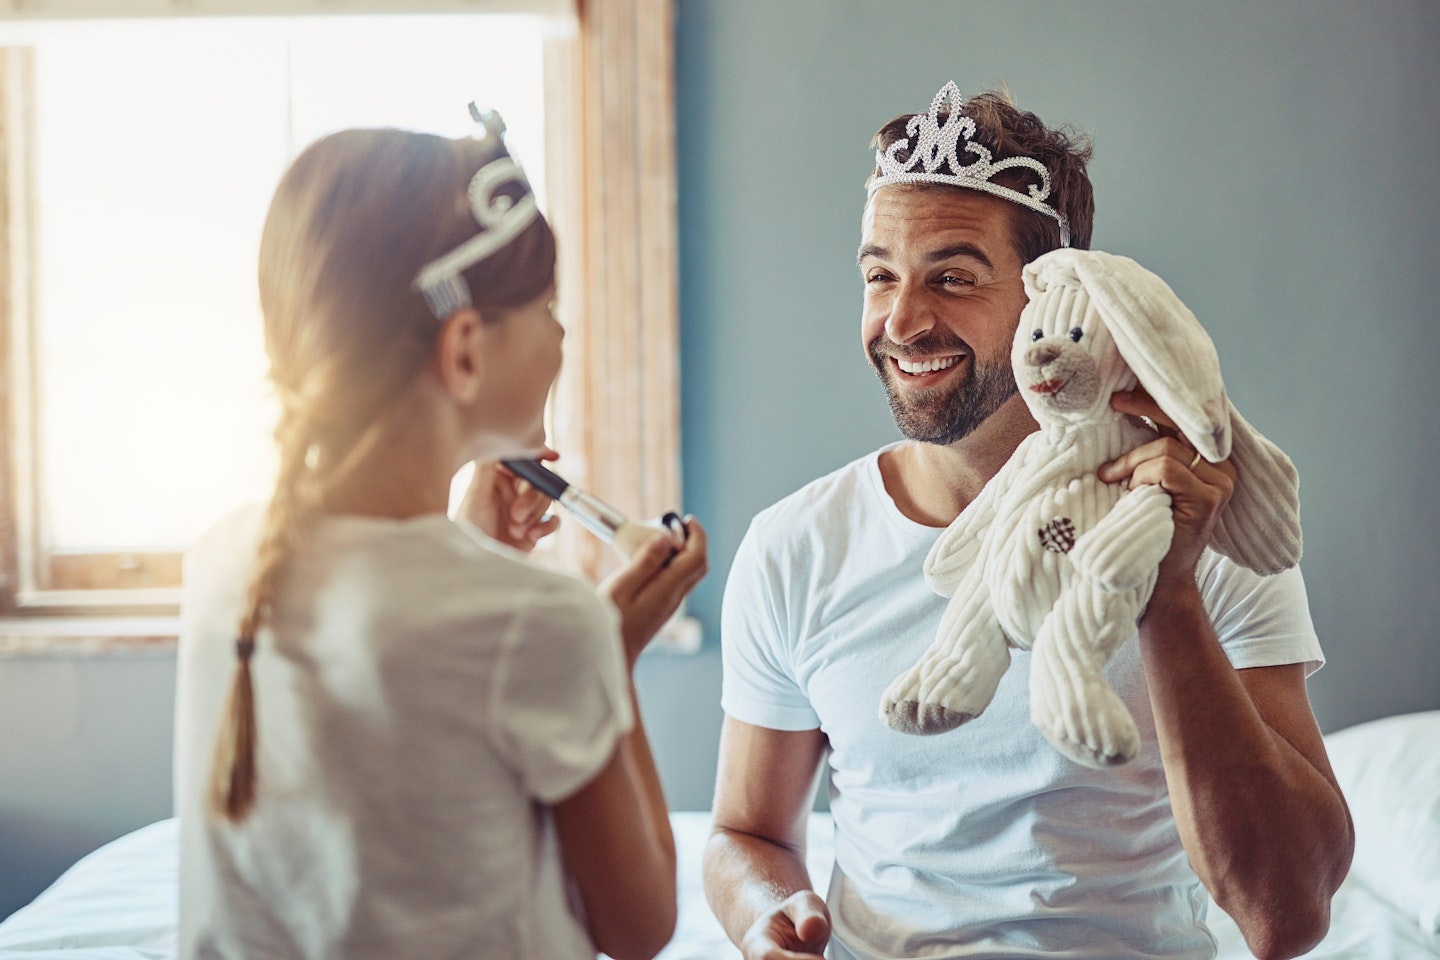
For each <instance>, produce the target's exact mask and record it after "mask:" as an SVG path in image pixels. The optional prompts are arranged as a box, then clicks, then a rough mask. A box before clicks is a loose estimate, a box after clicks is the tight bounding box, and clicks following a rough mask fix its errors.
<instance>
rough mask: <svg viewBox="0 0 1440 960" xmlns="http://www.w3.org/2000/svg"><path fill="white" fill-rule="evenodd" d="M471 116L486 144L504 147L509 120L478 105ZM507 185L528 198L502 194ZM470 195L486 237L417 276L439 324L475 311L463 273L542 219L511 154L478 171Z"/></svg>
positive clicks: (473, 240) (482, 235) (417, 284)
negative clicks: (465, 309) (456, 314)
mask: <svg viewBox="0 0 1440 960" xmlns="http://www.w3.org/2000/svg"><path fill="white" fill-rule="evenodd" d="M470 116H471V117H473V118H474V119H475V122H476V123H477V124H478V125H479V126H480V128H481V135H480V140H481V142H485V141H488V140H491V139H493V140H494V141H495V142H496V143H497V144H498V145H500V146H503V145H504V142H505V140H504V137H505V121H504V120H502V119H501V118H500V114H498V113H496V112H495V111H494V110H481V109H480V108H479V107H477V106H476V105H475V104H473V103H472V104H470ZM506 184H519V185H520V186H521V187H523V188H524V193H523V194H522V195H521V196H520V197H519V198H518V199H516V198H513V197H510V196H507V195H506V194H504V193H501V192H500V191H501V188H502V187H503V186H505V185H506ZM467 195H468V198H469V201H470V210H471V212H472V213H473V214H474V216H475V222H476V223H477V224H478V225H479V226H480V232H479V233H478V234H476V235H475V236H474V237H471V238H470V239H469V240H466V241H465V242H464V243H462V244H460V246H458V247H456V248H455V249H453V250H451V251H450V252H449V253H447V254H445V255H444V256H442V257H439V258H437V259H435V260H431V261H430V262H429V263H427V264H425V266H423V267H421V268H420V273H419V274H418V275H417V276H416V277H415V288H416V289H417V290H419V291H420V293H421V294H422V295H424V297H425V303H426V304H427V305H428V306H429V307H430V312H431V313H433V314H434V315H435V318H436V319H437V320H442V321H443V320H446V319H448V318H449V317H450V315H451V314H453V313H454V312H455V311H456V310H459V309H461V308H462V307H468V306H470V304H471V302H472V301H471V298H470V286H469V284H467V283H466V282H465V278H464V277H462V276H461V273H462V272H463V271H464V270H466V269H468V268H470V267H472V266H474V265H475V264H477V263H479V262H480V261H481V260H484V259H485V258H486V257H489V256H491V255H492V254H494V253H495V252H496V251H498V250H501V249H503V248H504V247H506V246H507V245H508V244H509V243H510V241H511V240H513V239H515V237H516V236H518V235H519V234H520V231H522V230H524V229H525V228H526V227H528V226H529V225H530V224H531V223H532V222H534V220H535V218H536V217H538V216H539V215H540V208H539V207H538V206H537V205H536V203H535V194H534V193H533V192H531V190H530V181H529V180H527V179H526V178H525V171H524V170H522V169H521V167H520V164H518V163H516V162H515V160H514V159H513V158H512V157H510V156H508V155H502V156H500V157H498V158H496V159H494V160H491V161H490V162H489V163H487V164H485V165H484V166H483V167H481V168H480V169H479V170H477V171H476V172H475V176H474V177H472V178H471V179H470V187H469V190H468V191H467Z"/></svg>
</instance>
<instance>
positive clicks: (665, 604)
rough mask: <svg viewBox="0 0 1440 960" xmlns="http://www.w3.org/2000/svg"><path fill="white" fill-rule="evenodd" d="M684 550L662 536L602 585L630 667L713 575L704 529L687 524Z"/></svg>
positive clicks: (689, 521) (688, 520) (689, 520)
mask: <svg viewBox="0 0 1440 960" xmlns="http://www.w3.org/2000/svg"><path fill="white" fill-rule="evenodd" d="M685 534H686V538H685V545H684V546H681V547H677V546H676V545H675V541H674V539H673V538H672V537H671V536H670V535H669V534H667V533H665V532H664V531H661V530H657V531H656V536H655V537H654V538H653V539H652V540H650V541H649V542H648V543H646V544H645V545H644V546H643V547H641V548H639V549H638V550H636V551H635V552H634V553H633V554H632V555H631V556H630V560H629V562H628V563H627V564H626V565H625V566H624V567H622V568H621V569H620V570H618V571H616V572H615V573H614V574H612V575H611V576H610V577H608V578H607V579H606V580H605V582H604V583H602V584H600V587H599V590H600V593H601V595H603V596H605V597H608V598H609V599H610V602H611V603H613V604H614V605H615V609H617V610H619V611H620V637H621V639H622V640H623V641H624V643H625V657H626V660H627V661H628V663H629V664H630V666H631V667H634V666H635V661H636V660H638V659H640V654H641V653H642V652H643V651H644V649H645V648H646V647H647V646H649V644H650V641H651V640H652V639H654V637H655V634H656V633H657V632H658V631H659V630H660V628H661V627H662V626H664V624H665V621H666V620H669V619H670V616H671V615H672V614H673V613H674V612H675V611H676V610H677V609H679V607H680V601H681V600H684V599H685V595H686V594H688V593H689V592H690V591H691V590H692V589H693V588H694V587H695V584H697V583H699V582H700V579H701V578H702V577H704V576H705V573H706V571H707V570H708V569H709V561H708V560H707V558H706V541H705V528H704V527H702V526H700V522H699V521H698V520H696V519H695V518H694V517H686V518H685Z"/></svg>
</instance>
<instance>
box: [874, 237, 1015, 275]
mask: <svg viewBox="0 0 1440 960" xmlns="http://www.w3.org/2000/svg"><path fill="white" fill-rule="evenodd" d="M889 256H890V251H889V250H886V249H885V248H884V247H879V246H876V245H875V244H873V243H867V244H865V245H864V246H862V247H861V248H860V252H859V253H857V254H856V255H855V263H856V265H857V266H858V265H859V264H861V263H864V262H865V258H866V257H875V258H876V259H877V260H884V259H886V258H888V257H889ZM956 257H968V258H970V259H971V260H976V261H979V262H980V263H981V264H982V265H984V266H985V267H986V268H988V269H990V270H994V269H995V264H993V263H991V262H990V258H989V257H988V256H986V255H985V251H984V250H981V249H980V248H979V247H977V246H975V244H973V243H957V244H955V245H954V246H952V247H941V248H940V249H939V250H931V251H930V252H929V253H927V254H926V255H925V259H926V260H929V261H930V262H931V263H943V262H945V261H946V260H953V259H955V258H956Z"/></svg>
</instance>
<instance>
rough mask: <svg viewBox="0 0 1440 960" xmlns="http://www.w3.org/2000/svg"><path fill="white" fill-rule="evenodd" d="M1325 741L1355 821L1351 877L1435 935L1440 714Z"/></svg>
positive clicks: (1439, 882) (1380, 723) (1438, 925)
mask: <svg viewBox="0 0 1440 960" xmlns="http://www.w3.org/2000/svg"><path fill="white" fill-rule="evenodd" d="M1325 743H1326V746H1327V747H1328V748H1329V753H1330V763H1331V764H1332V765H1333V766H1334V768H1335V776H1336V778H1337V779H1338V780H1339V781H1340V789H1341V790H1342V791H1344V793H1345V799H1346V801H1347V802H1348V803H1349V804H1350V815H1351V816H1352V817H1353V818H1354V820H1355V861H1354V864H1353V865H1352V866H1351V868H1350V872H1351V873H1352V874H1355V875H1357V876H1358V877H1359V878H1360V879H1361V880H1363V881H1364V882H1365V884H1366V885H1367V886H1369V887H1370V888H1371V889H1373V890H1375V891H1376V892H1377V893H1380V894H1382V895H1383V896H1384V897H1385V898H1386V899H1387V900H1389V901H1390V902H1392V903H1393V904H1395V906H1397V907H1399V908H1400V909H1401V910H1402V911H1404V912H1405V913H1406V914H1408V915H1410V916H1413V917H1414V918H1415V919H1416V920H1417V921H1418V922H1419V924H1420V929H1421V930H1422V931H1424V932H1425V933H1427V934H1429V935H1431V936H1440V710H1431V711H1428V712H1425V713H1410V714H1402V715H1399V716H1394V717H1385V718H1384V719H1381V720H1371V721H1370V722H1368V723H1362V724H1358V725H1356V726H1353V727H1350V728H1348V729H1346V730H1339V731H1337V732H1335V733H1332V734H1329V735H1328V736H1326V738H1325Z"/></svg>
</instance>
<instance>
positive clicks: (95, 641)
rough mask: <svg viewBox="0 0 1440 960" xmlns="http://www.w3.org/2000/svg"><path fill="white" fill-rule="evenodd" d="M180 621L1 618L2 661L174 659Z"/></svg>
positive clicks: (99, 618)
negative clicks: (121, 658) (154, 657)
mask: <svg viewBox="0 0 1440 960" xmlns="http://www.w3.org/2000/svg"><path fill="white" fill-rule="evenodd" d="M179 636H180V619H179V618H178V617H25V618H9V619H0V660H25V659H70V658H89V657H111V656H167V657H168V656H174V654H175V645H176V640H177V639H178V638H179Z"/></svg>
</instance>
